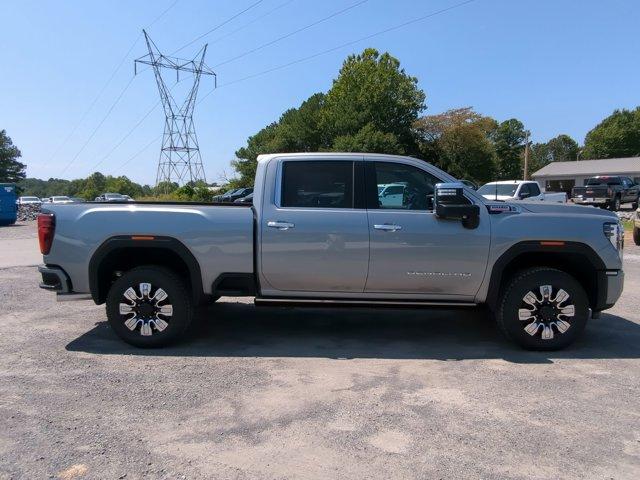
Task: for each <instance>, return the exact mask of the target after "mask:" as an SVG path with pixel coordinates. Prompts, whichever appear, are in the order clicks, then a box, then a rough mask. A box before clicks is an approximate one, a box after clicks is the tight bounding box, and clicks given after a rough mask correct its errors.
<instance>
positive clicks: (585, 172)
mask: <svg viewBox="0 0 640 480" xmlns="http://www.w3.org/2000/svg"><path fill="white" fill-rule="evenodd" d="M597 175H616V176H618V175H619V176H622V177H629V178H630V179H631V180H633V181H634V182H635V183H640V157H628V158H603V159H599V160H579V161H577V162H551V163H550V164H548V165H546V166H544V167H542V168H541V169H540V170H538V171H537V172H535V173H533V174H532V175H531V178H532V179H533V180H536V181H537V182H538V183H539V184H540V187H542V188H543V189H544V190H545V191H548V192H567V193H571V189H572V188H573V187H575V186H578V187H580V186H582V185H585V183H586V182H587V179H589V178H590V177H595V176H597Z"/></svg>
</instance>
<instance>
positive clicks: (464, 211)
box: [435, 183, 480, 228]
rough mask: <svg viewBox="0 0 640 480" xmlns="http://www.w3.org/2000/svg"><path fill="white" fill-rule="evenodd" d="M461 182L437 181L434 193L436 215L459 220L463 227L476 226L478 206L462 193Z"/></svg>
mask: <svg viewBox="0 0 640 480" xmlns="http://www.w3.org/2000/svg"><path fill="white" fill-rule="evenodd" d="M463 190H464V187H463V185H462V184H461V183H437V184H436V193H435V204H436V209H435V210H436V216H437V217H438V218H443V219H447V220H460V221H461V222H462V226H463V227H464V228H477V227H478V225H479V223H480V207H479V206H478V205H472V204H470V203H469V200H467V199H466V197H465V196H464V195H463V193H462V192H463Z"/></svg>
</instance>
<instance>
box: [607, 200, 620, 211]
mask: <svg viewBox="0 0 640 480" xmlns="http://www.w3.org/2000/svg"><path fill="white" fill-rule="evenodd" d="M609 209H610V210H611V211H612V212H617V211H618V210H620V197H616V198H614V199H613V201H612V202H611V203H610V204H609Z"/></svg>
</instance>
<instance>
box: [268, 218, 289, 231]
mask: <svg viewBox="0 0 640 480" xmlns="http://www.w3.org/2000/svg"><path fill="white" fill-rule="evenodd" d="M295 226H296V225H295V223H289V222H274V221H273V220H271V221H269V222H267V227H271V228H277V229H278V230H289V229H290V228H293V227H295Z"/></svg>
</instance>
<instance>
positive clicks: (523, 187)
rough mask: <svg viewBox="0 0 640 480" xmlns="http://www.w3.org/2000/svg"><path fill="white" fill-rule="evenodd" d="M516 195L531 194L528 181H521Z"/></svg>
mask: <svg viewBox="0 0 640 480" xmlns="http://www.w3.org/2000/svg"><path fill="white" fill-rule="evenodd" d="M518 195H520V196H522V195H527V196H531V190H530V189H529V184H528V183H523V184H522V185H521V186H520V191H519V192H518Z"/></svg>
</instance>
